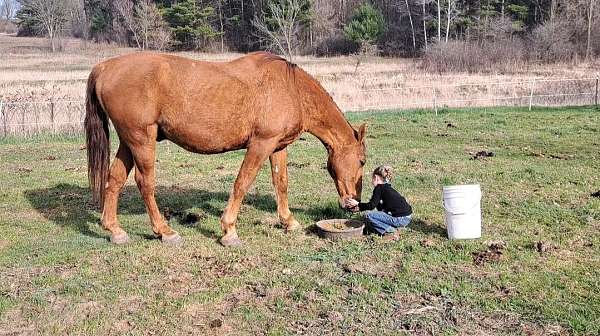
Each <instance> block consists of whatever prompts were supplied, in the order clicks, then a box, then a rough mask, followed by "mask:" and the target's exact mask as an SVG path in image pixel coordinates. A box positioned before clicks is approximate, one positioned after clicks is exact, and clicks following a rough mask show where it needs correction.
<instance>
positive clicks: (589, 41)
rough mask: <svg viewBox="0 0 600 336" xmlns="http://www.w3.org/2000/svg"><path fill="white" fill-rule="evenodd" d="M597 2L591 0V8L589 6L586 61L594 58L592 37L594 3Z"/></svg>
mask: <svg viewBox="0 0 600 336" xmlns="http://www.w3.org/2000/svg"><path fill="white" fill-rule="evenodd" d="M595 2H596V0H590V6H589V9H588V10H589V11H588V29H587V47H586V49H585V59H586V60H588V61H589V60H590V57H591V56H592V43H591V42H592V41H591V37H592V20H593V18H594V3H595Z"/></svg>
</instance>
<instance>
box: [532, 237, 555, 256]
mask: <svg viewBox="0 0 600 336" xmlns="http://www.w3.org/2000/svg"><path fill="white" fill-rule="evenodd" d="M533 248H534V250H536V251H537V252H538V253H540V254H543V253H546V252H549V251H551V250H554V249H558V247H557V246H555V245H554V244H552V243H550V242H547V241H543V240H538V241H536V242H535V243H533Z"/></svg>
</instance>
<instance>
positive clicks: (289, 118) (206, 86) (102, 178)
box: [84, 52, 366, 246]
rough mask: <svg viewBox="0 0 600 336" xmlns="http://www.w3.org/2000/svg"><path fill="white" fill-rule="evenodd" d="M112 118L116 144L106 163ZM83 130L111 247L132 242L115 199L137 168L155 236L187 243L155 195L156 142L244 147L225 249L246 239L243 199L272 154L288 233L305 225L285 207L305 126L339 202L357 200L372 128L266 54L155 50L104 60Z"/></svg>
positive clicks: (90, 86)
mask: <svg viewBox="0 0 600 336" xmlns="http://www.w3.org/2000/svg"><path fill="white" fill-rule="evenodd" d="M110 122H112V125H113V127H114V130H115V131H116V133H117V135H118V137H119V147H118V149H117V152H116V156H115V158H114V160H113V162H112V164H111V165H110V166H109V164H110V141H109V123H110ZM84 127H85V133H86V146H87V159H88V179H89V184H90V188H91V191H92V198H93V200H94V201H95V202H98V203H99V206H100V209H101V211H102V217H101V225H102V227H103V228H104V229H105V230H107V231H108V232H110V239H109V240H110V241H111V242H112V243H114V244H123V243H126V242H128V240H129V237H128V235H127V233H126V232H125V231H124V230H123V229H122V228H121V225H120V224H119V222H118V219H117V203H118V198H119V194H120V192H121V190H122V188H123V185H124V184H125V182H126V180H127V177H128V176H129V173H130V172H131V170H132V169H133V168H135V182H136V184H137V186H138V189H139V190H140V193H141V194H142V197H143V200H144V203H145V206H146V210H147V212H148V214H149V216H150V221H151V223H152V230H153V232H154V234H155V236H156V237H158V238H160V239H161V241H162V242H164V243H179V242H181V241H182V238H181V236H180V235H179V234H178V233H177V232H176V231H174V230H173V229H172V228H171V227H170V226H169V225H168V223H167V222H166V221H165V220H164V219H163V217H162V216H161V213H160V211H159V208H158V206H157V204H156V200H155V197H154V193H155V167H154V164H155V154H156V153H155V152H156V143H157V141H162V140H169V141H171V142H173V143H175V144H177V145H179V146H181V147H183V148H184V149H186V150H188V151H191V152H194V153H199V154H217V153H223V152H227V151H233V150H239V149H246V154H245V156H244V159H243V162H242V165H241V168H240V170H239V172H238V175H237V178H236V180H235V182H234V184H233V189H232V190H231V193H230V196H229V200H228V202H227V206H226V207H225V209H224V211H223V215H222V216H221V218H220V223H221V229H222V233H223V235H222V237H221V238H220V243H221V244H222V245H224V246H234V245H239V244H241V240H240V239H239V237H238V234H237V231H236V221H237V217H238V213H239V210H240V206H241V202H242V200H243V198H244V195H245V194H246V192H247V190H248V188H249V187H250V185H251V184H252V183H253V182H254V179H255V178H256V175H257V173H258V171H259V170H260V168H261V166H262V164H263V163H264V162H265V161H266V159H267V158H269V161H270V164H271V176H272V180H273V185H274V187H275V195H276V197H275V198H276V202H277V213H278V217H279V221H280V222H281V224H282V226H283V227H284V228H285V230H286V232H289V231H292V230H295V229H298V228H300V227H301V225H300V224H299V223H298V221H297V220H296V219H295V218H294V216H293V214H292V213H291V212H290V210H289V207H288V195H287V191H288V173H287V150H286V147H287V146H288V145H289V144H291V143H292V142H294V141H295V140H296V139H298V138H299V137H300V135H301V134H303V133H304V132H309V133H311V134H313V135H314V136H316V137H317V138H318V139H319V140H320V141H321V143H322V144H323V145H324V146H325V148H326V150H327V153H328V159H327V169H328V171H329V174H330V175H331V177H332V179H333V180H334V183H335V186H336V189H337V192H338V195H339V199H338V201H339V203H340V206H341V207H343V206H344V204H345V202H346V201H347V200H348V199H349V198H354V199H360V194H361V189H362V175H363V166H364V164H365V160H366V156H365V132H366V125H365V124H362V125H361V126H360V127H358V128H356V129H355V128H353V127H352V126H351V125H350V123H349V122H348V121H347V120H346V119H345V117H344V114H343V113H342V111H341V110H340V109H339V107H338V106H337V105H336V104H335V102H334V101H333V99H332V98H331V96H330V95H329V94H328V93H327V92H326V91H325V89H324V88H323V87H322V86H321V85H320V84H319V82H318V81H317V80H315V79H314V78H313V77H312V76H310V75H309V74H308V73H306V72H305V71H304V70H302V69H301V68H300V67H299V66H297V65H295V64H293V63H290V62H288V61H286V60H285V59H284V58H281V57H279V56H276V55H273V54H270V53H267V52H255V53H251V54H248V55H245V56H242V57H240V58H237V59H234V60H232V61H229V62H206V61H196V60H191V59H188V58H184V57H179V56H174V55H168V54H159V53H134V54H129V55H123V56H118V57H115V58H111V59H108V60H105V61H103V62H100V63H98V64H96V65H95V66H94V67H93V68H92V71H91V73H90V75H89V77H88V82H87V92H86V115H85V120H84Z"/></svg>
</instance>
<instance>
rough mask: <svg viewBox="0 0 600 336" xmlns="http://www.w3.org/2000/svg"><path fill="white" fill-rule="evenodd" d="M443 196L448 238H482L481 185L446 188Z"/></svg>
mask: <svg viewBox="0 0 600 336" xmlns="http://www.w3.org/2000/svg"><path fill="white" fill-rule="evenodd" d="M442 194H443V205H444V210H446V211H445V212H446V214H445V218H446V227H447V228H448V238H450V239H474V238H480V237H481V188H480V187H479V184H470V185H455V186H445V187H444V188H443V190H442Z"/></svg>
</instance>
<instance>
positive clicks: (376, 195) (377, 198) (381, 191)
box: [358, 183, 412, 217]
mask: <svg viewBox="0 0 600 336" xmlns="http://www.w3.org/2000/svg"><path fill="white" fill-rule="evenodd" d="M375 207H377V210H379V211H383V212H385V213H387V214H388V215H392V216H394V217H404V216H408V215H410V214H412V208H411V206H410V204H408V202H407V201H406V199H405V198H404V197H402V195H400V193H399V192H397V191H396V190H394V188H392V186H391V185H390V184H389V183H382V184H378V185H377V186H375V189H373V196H372V197H371V200H370V201H369V202H368V203H359V204H358V208H359V209H360V211H364V210H372V209H374V208H375Z"/></svg>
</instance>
